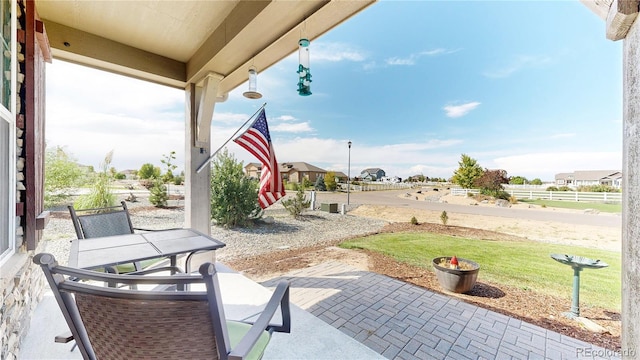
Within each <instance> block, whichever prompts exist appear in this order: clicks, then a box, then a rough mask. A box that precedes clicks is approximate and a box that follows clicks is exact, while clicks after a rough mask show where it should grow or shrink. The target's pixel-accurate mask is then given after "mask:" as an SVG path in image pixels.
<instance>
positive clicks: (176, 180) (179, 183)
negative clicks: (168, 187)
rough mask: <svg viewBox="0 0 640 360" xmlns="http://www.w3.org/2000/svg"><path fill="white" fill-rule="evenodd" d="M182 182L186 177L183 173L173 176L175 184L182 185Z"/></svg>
mask: <svg viewBox="0 0 640 360" xmlns="http://www.w3.org/2000/svg"><path fill="white" fill-rule="evenodd" d="M182 183H184V177H183V176H182V175H178V176H175V177H174V178H173V185H182Z"/></svg>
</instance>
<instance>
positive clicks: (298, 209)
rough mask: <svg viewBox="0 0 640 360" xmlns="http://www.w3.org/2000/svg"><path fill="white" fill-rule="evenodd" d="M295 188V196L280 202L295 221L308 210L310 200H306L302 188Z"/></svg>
mask: <svg viewBox="0 0 640 360" xmlns="http://www.w3.org/2000/svg"><path fill="white" fill-rule="evenodd" d="M296 188H297V189H296V196H295V197H290V198H288V199H285V200H282V206H284V208H285V209H287V211H288V212H289V214H291V215H293V217H295V218H296V219H297V218H299V217H300V215H302V213H303V212H304V211H305V210H307V209H308V208H309V206H310V205H311V200H307V197H306V196H305V194H304V189H303V188H302V186H297V187H296Z"/></svg>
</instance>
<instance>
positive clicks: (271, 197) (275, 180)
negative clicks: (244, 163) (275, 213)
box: [233, 109, 285, 209]
mask: <svg viewBox="0 0 640 360" xmlns="http://www.w3.org/2000/svg"><path fill="white" fill-rule="evenodd" d="M233 141H234V142H235V143H236V144H238V145H240V146H242V147H243V148H245V149H246V150H247V151H249V152H250V153H252V154H253V156H255V157H257V158H258V160H260V162H261V163H262V174H261V175H260V191H259V192H258V201H259V202H260V207H261V208H263V209H266V208H267V207H269V206H270V205H271V204H273V203H275V202H276V201H278V200H279V199H280V198H281V197H283V196H284V195H285V192H284V185H283V184H282V179H281V178H280V168H279V166H278V161H277V160H276V154H275V152H274V151H273V144H271V135H269V125H267V116H266V115H265V113H264V109H262V111H260V114H259V115H258V117H257V118H256V120H255V121H254V122H253V125H251V126H250V127H249V128H248V129H247V131H245V132H244V133H243V134H242V135H240V136H238V137H237V138H236V139H234V140H233Z"/></svg>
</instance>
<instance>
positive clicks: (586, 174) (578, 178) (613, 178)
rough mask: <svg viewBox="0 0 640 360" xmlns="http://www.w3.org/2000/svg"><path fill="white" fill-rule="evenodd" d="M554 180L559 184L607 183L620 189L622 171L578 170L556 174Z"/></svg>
mask: <svg viewBox="0 0 640 360" xmlns="http://www.w3.org/2000/svg"><path fill="white" fill-rule="evenodd" d="M555 180H556V181H555V182H556V185H560V186H573V187H578V186H592V185H607V186H611V187H614V188H617V189H620V188H621V187H622V172H621V171H619V170H580V171H574V172H572V173H559V174H556V176H555Z"/></svg>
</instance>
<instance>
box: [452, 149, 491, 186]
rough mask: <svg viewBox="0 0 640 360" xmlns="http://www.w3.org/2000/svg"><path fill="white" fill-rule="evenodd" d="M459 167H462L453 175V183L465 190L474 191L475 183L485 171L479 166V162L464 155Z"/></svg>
mask: <svg viewBox="0 0 640 360" xmlns="http://www.w3.org/2000/svg"><path fill="white" fill-rule="evenodd" d="M458 165H460V167H459V168H458V170H456V171H455V172H454V173H453V177H452V178H451V181H452V182H453V183H455V184H458V185H460V186H461V187H463V188H465V189H472V188H473V183H474V182H475V180H476V179H477V178H479V177H480V176H482V173H483V172H484V170H482V167H480V165H478V161H477V160H475V159H472V158H471V157H470V156H469V155H466V154H462V156H461V159H460V161H459V162H458Z"/></svg>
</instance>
